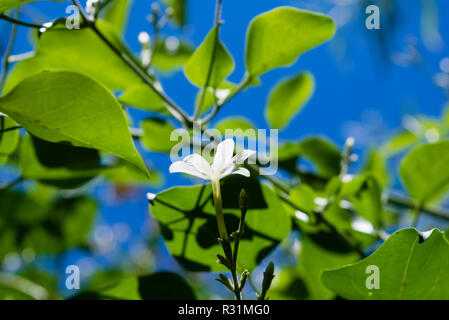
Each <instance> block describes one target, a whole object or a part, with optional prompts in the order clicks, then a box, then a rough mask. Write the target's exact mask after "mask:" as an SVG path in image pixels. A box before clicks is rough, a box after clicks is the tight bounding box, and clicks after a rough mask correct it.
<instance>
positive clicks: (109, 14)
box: [103, 0, 133, 34]
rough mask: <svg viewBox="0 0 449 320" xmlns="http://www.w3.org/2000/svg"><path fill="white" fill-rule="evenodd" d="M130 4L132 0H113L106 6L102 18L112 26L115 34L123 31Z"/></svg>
mask: <svg viewBox="0 0 449 320" xmlns="http://www.w3.org/2000/svg"><path fill="white" fill-rule="evenodd" d="M132 4H133V0H131V1H130V0H114V1H112V3H110V5H108V7H107V8H106V10H105V12H104V15H103V19H104V20H105V21H107V22H108V23H109V24H110V25H111V26H112V27H113V28H114V31H115V32H116V33H117V34H123V33H125V31H126V24H127V22H128V15H129V10H130V8H131V5H132Z"/></svg>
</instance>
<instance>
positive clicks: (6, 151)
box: [0, 114, 19, 165]
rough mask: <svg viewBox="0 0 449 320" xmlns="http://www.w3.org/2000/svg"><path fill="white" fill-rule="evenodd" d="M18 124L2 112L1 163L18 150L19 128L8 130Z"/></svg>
mask: <svg viewBox="0 0 449 320" xmlns="http://www.w3.org/2000/svg"><path fill="white" fill-rule="evenodd" d="M16 126H17V123H15V122H14V120H12V119H11V118H9V117H7V116H6V115H2V114H0V165H2V164H3V163H5V162H6V161H7V160H8V156H9V155H10V154H11V153H13V152H14V151H15V150H16V147H17V144H18V143H19V130H10V131H6V132H3V131H4V130H8V129H10V128H14V127H16Z"/></svg>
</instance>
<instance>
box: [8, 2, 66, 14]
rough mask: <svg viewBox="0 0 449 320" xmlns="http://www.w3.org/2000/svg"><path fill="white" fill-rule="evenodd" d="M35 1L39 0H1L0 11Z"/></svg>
mask: <svg viewBox="0 0 449 320" xmlns="http://www.w3.org/2000/svg"><path fill="white" fill-rule="evenodd" d="M35 1H39V0H2V3H0V13H1V12H5V11H8V10H10V9H13V8H15V7H18V6H21V5H22V4H25V3H29V2H35ZM52 1H62V0H52Z"/></svg>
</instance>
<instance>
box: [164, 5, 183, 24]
mask: <svg viewBox="0 0 449 320" xmlns="http://www.w3.org/2000/svg"><path fill="white" fill-rule="evenodd" d="M162 1H163V2H164V3H166V4H167V6H169V7H170V8H172V9H173V18H174V21H175V22H176V23H177V24H178V25H180V26H183V25H184V24H185V23H186V9H187V1H188V0H162Z"/></svg>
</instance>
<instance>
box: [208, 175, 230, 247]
mask: <svg viewBox="0 0 449 320" xmlns="http://www.w3.org/2000/svg"><path fill="white" fill-rule="evenodd" d="M212 195H213V199H214V205H215V214H216V216H217V224H218V232H219V234H220V238H221V240H222V241H223V242H227V243H229V237H228V232H227V231H226V225H225V221H224V216H223V205H222V201H221V189H220V180H213V181H212Z"/></svg>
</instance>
